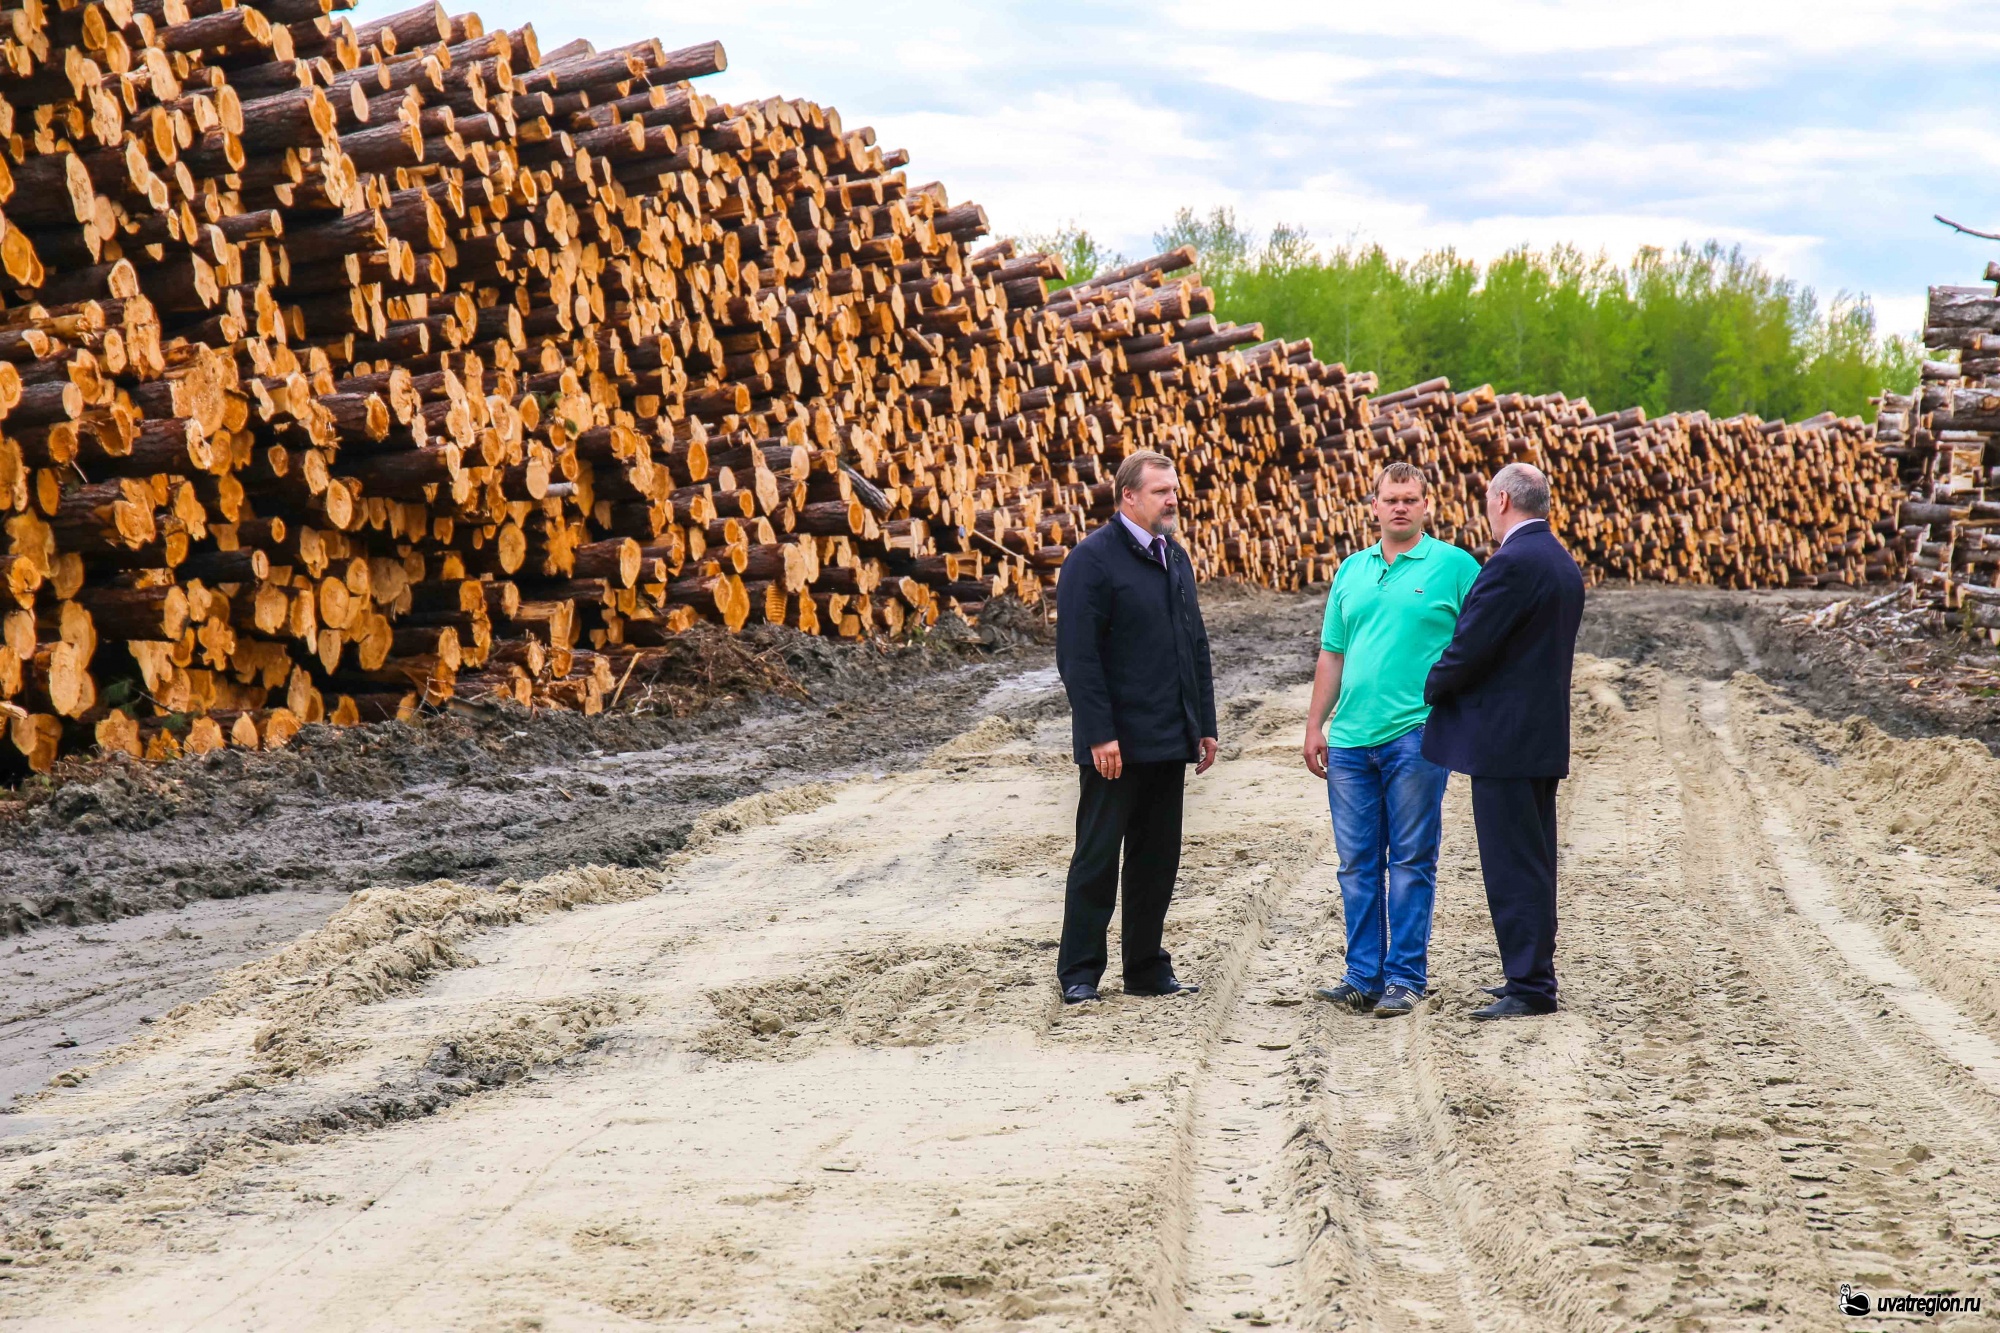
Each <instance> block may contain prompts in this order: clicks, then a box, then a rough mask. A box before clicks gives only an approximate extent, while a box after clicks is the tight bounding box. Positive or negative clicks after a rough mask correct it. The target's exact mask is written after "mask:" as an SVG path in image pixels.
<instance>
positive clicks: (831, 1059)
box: [0, 662, 2000, 1330]
mask: <svg viewBox="0 0 2000 1333" xmlns="http://www.w3.org/2000/svg"><path fill="white" fill-rule="evenodd" d="M1302 708H1303V696H1302V694H1299V693H1296V692H1290V691H1279V692H1275V693H1245V694H1244V695H1242V696H1241V697H1239V698H1235V699H1232V700H1229V701H1228V702H1227V703H1226V705H1225V716H1226V719H1227V720H1226V722H1225V730H1226V731H1227V733H1228V739H1229V744H1228V745H1227V746H1226V748H1225V755H1224V760H1223V762H1222V763H1221V764H1220V765H1219V766H1218V768H1217V769H1216V770H1215V771H1213V772H1212V773H1211V774H1209V775H1207V776H1206V777H1204V778H1203V779H1201V780H1199V781H1198V782H1197V783H1196V784H1195V785H1194V788H1193V795H1192V798H1191V802H1190V820H1189V839H1188V853H1187V859H1186V862H1185V869H1184V878H1183V889H1182V894H1181V897H1180V898H1179V900H1178V901H1177V905H1176V908H1175V912H1174V915H1173V917H1172V919H1171V920H1170V922H1169V932H1170V934H1169V943H1170V946H1171V947H1173V948H1174V949H1175V951H1176V955H1177V961H1178V965H1179V968H1180V970H1181V971H1182V973H1183V975H1188V976H1193V977H1197V978H1199V979H1201V980H1203V981H1204V982H1206V983H1207V988H1206V989H1205V990H1204V991H1203V993H1202V994H1201V995H1200V996H1199V997H1195V998H1192V999H1175V1000H1166V1001H1159V1000H1142V999H1136V998H1127V997H1124V996H1119V995H1115V994H1114V995H1112V996H1111V998H1109V999H1107V1001H1106V1002H1105V1003H1103V1004H1101V1005H1097V1006H1091V1007H1087V1008H1085V1009H1081V1010H1064V1009H1063V1008H1062V1007H1061V1006H1060V1005H1059V1004H1057V1003H1055V1002H1054V996H1053V992H1052V988H1051V986H1050V984H1049V982H1050V975H1049V974H1050V971H1051V968H1052V961H1053V937H1054V934H1055V922H1056V910H1057V903H1058V901H1059V898H1060V889H1061V876H1062V870H1063V865H1064V861H1065V858H1066V855H1067V850H1068V847H1067V839H1066V836H1065V827H1066V823H1067V820H1068V816H1069V811H1070V809H1071V806H1072V802H1073V799H1074V796H1073V785H1074V774H1073V770H1072V769H1070V767H1069V766H1068V765H1067V764H1066V763H1063V762H1061V761H1060V760H1052V759H1051V758H1049V756H1050V755H1052V754H1054V755H1060V754H1061V753H1062V748H1063V747H1062V744H1061V737H1062V735H1063V733H1064V731H1065V730H1066V726H1065V723H1064V720H1063V718H1062V716H1061V713H1060V706H1059V703H1055V702H1054V701H1052V700H1051V699H1049V698H1047V697H1041V698H1037V697H1036V696H1034V695H1033V693H1032V692H1031V691H1020V692H1017V693H1016V695H1015V696H1013V697H1012V698H1011V699H1009V700H1008V702H1007V705H1006V706H1005V707H1004V708H1003V709H1001V710H1000V712H1001V714H1002V715H1001V716H996V717H992V718H989V719H988V720H987V721H986V722H984V723H982V724H980V725H979V726H978V727H977V728H975V729H974V730H973V731H972V732H970V733H968V734H966V735H964V736H962V737H960V738H959V739H958V740H956V741H953V742H951V743H949V744H947V745H945V746H944V747H942V748H941V749H940V750H939V751H938V752H936V753H935V754H934V755H933V756H932V758H931V759H930V760H929V761H928V762H927V763H926V764H925V765H923V766H922V767H921V768H918V769H916V770H913V771H911V772H907V773H901V774H896V775H893V776H889V777H886V778H883V779H881V780H877V781H869V780H862V781H856V782H850V783H847V784H844V785H840V786H836V787H831V788H826V789H809V790H804V791H801V792H798V793H794V794H793V795H792V796H790V797H788V798H780V799H769V798H760V799H758V800H756V801H753V802H751V803H749V804H747V805H745V806H743V807H741V808H738V809H736V810H735V811H734V812H733V813H732V814H731V816H730V817H729V818H726V819H723V820H720V821H717V822H716V823H714V824H713V825H711V826H710V828H709V830H708V832H709V833H711V834H712V835H713V836H712V837H709V838H708V840H706V841H704V842H700V843H699V845H698V846H697V847H696V848H695V849H693V850H691V851H690V852H688V853H686V854H683V855H681V856H678V857H676V858H674V859H672V860H671V861H669V862H668V863H667V864H666V865H665V866H664V867H663V868H661V869H660V870H658V871H636V870H621V871H606V872H592V873H586V872H573V873H570V874H567V875H558V876H555V877H553V878H552V879H551V880H549V881H543V882H540V883H538V884H537V885H535V886H531V887H530V888H529V889H527V890H525V891H518V892H502V893H500V894H492V893H487V892H483V891H481V892H470V891H466V892H460V891H456V890H454V889H452V888H451V887H450V886H448V885H442V884H438V885H432V886H428V887H425V888H420V889H416V890H410V891H381V890H376V891H372V892H371V893H370V894H368V895H365V896H364V898H363V900H361V901H358V902H357V903H356V904H355V905H353V906H351V907H350V908H348V909H347V910H346V911H345V912H343V913H342V914H341V916H338V917H336V918H335V919H334V921H332V922H330V923H329V924H328V926H327V927H326V928H325V929H324V930H322V931H321V932H320V933H319V934H318V935H317V936H315V937H312V938H311V939H308V940H306V941H303V942H301V943H299V944H296V945H294V946H292V948H291V949H290V950H289V951H287V952H285V953H281V954H279V955H277V956H275V957H274V958H273V959H272V960H270V961H268V962H266V963H265V964H262V965H256V966H253V967H252V968H250V969H246V970H245V971H243V972H239V973H238V974H235V976H234V977H232V978H229V979H226V980H225V982H224V984H223V985H222V987H221V989H220V990H219V992H218V997H217V998H216V999H213V1000H211V1001H207V1002H204V1003H202V1004H199V1005H196V1006H194V1007H193V1008H192V1009H191V1010H189V1011H186V1012H182V1013H180V1014H179V1015H178V1016H175V1017H170V1018H169V1019H167V1020H165V1021H163V1022H162V1023H160V1024H158V1025H156V1027H155V1029H154V1030H152V1031H151V1032H150V1033H149V1035H148V1036H146V1037H145V1038H143V1039H142V1040H141V1041H139V1042H137V1043H135V1044H133V1045H132V1046H130V1047H128V1048H126V1049H125V1050H124V1051H123V1052H122V1053H120V1054H118V1055H117V1056H115V1057H114V1058H112V1059H111V1060H109V1061H107V1062H106V1063H104V1064H103V1065H101V1066H99V1067H98V1068H96V1069H95V1070H94V1071H93V1072H92V1073H91V1074H90V1076H89V1077H88V1078H86V1079H84V1080H82V1081H81V1082H80V1083H79V1084H78V1085H77V1086H74V1087H65V1088H58V1089H52V1090H51V1091H50V1092H48V1093H47V1094H45V1095H44V1096H42V1097H41V1098H39V1099H38V1100H36V1101H34V1102H33V1103H32V1104H29V1105H27V1106H25V1107H24V1108H23V1109H22V1110H21V1111H20V1112H19V1113H17V1114H15V1115H13V1116H9V1117H5V1118H4V1121H5V1122H6V1123H5V1124H4V1133H5V1135H6V1137H5V1138H4V1139H0V1201H4V1202H0V1209H4V1213H0V1217H3V1218H4V1222H5V1227H6V1230H5V1233H4V1238H3V1239H0V1249H4V1252H5V1256H6V1257H7V1258H8V1259H10V1260H11V1262H9V1263H6V1264H4V1265H0V1274H4V1275H5V1281H4V1282H0V1325H4V1326H7V1327H22V1328H36V1329H62V1328H101V1327H110V1326H144V1327H151V1328H163V1329H165V1328H244V1329H252V1328H274V1327H285V1328H301V1329H305V1328H326V1329H336V1328H337V1329H374V1328H382V1329H388V1328H407V1327H439V1328H517V1329H528V1328H547V1329H561V1328H576V1329H596V1328H625V1327H632V1328H639V1327H647V1328H657V1327H666V1328H687V1329H697V1328H698V1329H711V1328H733V1327H751V1328H804V1329H835V1328H870V1329H873V1328H890V1327H921V1326H939V1327H943V1326H946V1325H952V1326H958V1327H964V1328H980V1329H1000V1328H1025V1329H1072V1328H1103V1329H1119V1330H1123V1329H1132V1328H1144V1327H1152V1328H1161V1329H1180V1328H1193V1329H1211V1328H1215V1329H1235V1328H1245V1327H1266V1326H1269V1327H1284V1328H1312V1329H1320V1328H1326V1329H1332V1328H1367V1329H1376V1328H1380V1329H1426V1330H1429V1329H1442V1330H1467V1329H1470V1330H1485V1329H1502V1330H1505V1329H1522V1330H1539V1329H1549V1328H1575V1329H1627V1328H1629V1329H1653V1328H1676V1329H1698V1328H1717V1329H1724V1328H1727V1329H1747V1328H1759V1327H1767V1328H1773V1329H1780V1328H1782V1329H1794V1328H1828V1329H1833V1328H1869V1327H1877V1326H1887V1325H1877V1324H1875V1323H1872V1322H1871V1321H1868V1320H1851V1319H1845V1318H1842V1317H1840V1316H1839V1315H1837V1314H1836V1312H1835V1307H1834V1291H1835V1288H1836V1286H1837V1284H1838V1283H1840V1282H1858V1283H1861V1284H1863V1285H1865V1286H1868V1287H1870V1288H1871V1289H1875V1290H1884V1289H1908V1290H1916V1291H1926V1290H1935V1289H1940V1288H1949V1289H1953V1290H1956V1291H1959V1292H1962V1293H1966V1294H1973V1295H1980V1296H1984V1297H1986V1298H1987V1304H1988V1310H1987V1312H1985V1313H1982V1314H1980V1315H1977V1316H1968V1315H1959V1316H1954V1317H1949V1318H1945V1319H1941V1320H1938V1321H1936V1322H1937V1323H1938V1324H1939V1325H1940V1326H1943V1327H1964V1328H1985V1327H1992V1326H1993V1325H1994V1324H1995V1323H1996V1322H2000V1320H1996V1318H1995V1316H1994V1314H1993V1313H1992V1308H1993V1306H1994V1299H1995V1298H1996V1297H2000V1290H1996V1279H2000V1078H1996V1069H2000V1064H1996V1063H1995V1062H1994V1061H1993V1059H1992V1053H1993V1052H1994V1050H1995V1045H1994V1043H1995V1041H1996V1039H2000V988H1996V982H1995V980H1994V979H1995V977H1996V976H2000V966H1996V965H2000V892H1996V890H1995V887H1994V886H1995V885H1996V884H2000V855H1996V849H2000V827H1996V825H2000V802H1996V801H1995V799H1994V797H1995V796H1996V795H2000V765H1996V763H1995V761H1994V760H1992V759H1991V758H1990V757H1989V756H1987V754H1986V753H1985V751H1984V750H1983V749H1982V748H1980V747H1977V746H1973V745H1970V744H1956V743H1952V742H1906V741H1896V740H1891V739H1889V738H1887V737H1884V736H1882V735H1881V734H1880V733H1878V732H1875V731H1874V730H1873V728H1870V727H1868V726H1866V725H1865V724H1859V723H1857V724H1851V725H1844V726H1843V725H1840V724H1833V723H1828V722H1824V721H1821V720H1819V719H1816V718H1813V717H1812V716H1810V715H1809V714H1806V713H1803V712H1801V711H1799V710H1797V709H1795V708H1793V707H1791V706H1790V705H1789V704H1787V703H1785V702H1784V701H1782V700H1780V699H1779V698H1777V697H1776V696H1775V695H1773V694H1772V692H1771V691H1769V690H1768V689H1767V688H1765V687H1764V686H1763V685H1762V684H1761V682H1759V681H1757V680H1755V679H1754V678H1751V677H1747V676H1739V677H1737V678H1735V679H1734V680H1732V681H1727V682H1717V681H1708V680H1696V679H1691V678H1687V677H1682V676H1678V675H1672V674H1662V673H1661V672H1660V671H1658V670H1655V669H1650V668H1648V669H1638V668H1631V667H1627V666H1625V665H1622V664H1619V663H1615V662H1603V663H1598V662H1586V663H1585V664H1584V665H1583V667H1582V669H1581V671H1580V674H1579V680H1578V689H1577V694H1576V727H1577V738H1578V767H1577V777H1576V779H1575V781H1573V782H1571V783H1569V784H1567V785H1566V787H1565V791H1564V798H1563V799H1564V836H1565V858H1566V859H1565V883H1566V897H1565V907H1564V912H1565V914H1564V918H1563V936H1562V944H1561V950H1562V952H1561V962H1562V966H1563V969H1564V970H1563V978H1564V988H1565V989H1564V998H1565V1002H1566V1007H1565V1009H1564V1010H1563V1012H1561V1013H1560V1014H1558V1015H1557V1016H1555V1017H1553V1018H1551V1019H1549V1020H1546V1021H1540V1022H1532V1023H1528V1022H1523V1023H1513V1024H1502V1025H1494V1026H1482V1025H1479V1024H1475V1023H1473V1022H1472V1021H1471V1020H1470V1019H1469V1018H1468V1017H1467V1014H1468V1012H1469V1010H1470V1008H1471V1007H1472V1005H1473V1004H1474V1003H1476V1002H1477V1001H1478V1000H1479V998H1480V997H1478V996H1477V995H1476V994H1475V993H1474V992H1473V988H1474V987H1476V986H1478V985H1480V984H1484V983H1487V982H1490V981H1492V980H1494V979H1495V976H1494V972H1493V968H1494V962H1493V950H1492V941H1491V935H1490V928H1489V927H1488V926H1487V924H1486V921H1485V917H1484V907H1483V899H1482V897H1481V894H1480V890H1479V888H1478V872H1477V861H1476V856H1475V854H1474V851H1473V843H1472V838H1471V828H1470V822H1469V814H1468V810H1467V806H1466V800H1465V791H1464V787H1463V785H1462V781H1458V782H1455V783H1454V785H1453V787H1452V789H1451V792H1450V794H1449V796H1448V806H1447V841H1446V847H1445V854H1444V864H1443V867H1442V880H1441V893H1440V900H1439V915H1438V923H1437V934H1436V942H1435V945H1434V950H1433V973H1434V978H1433V979H1434V984H1435V985H1436V987H1437V991H1436V994H1435V995H1434V996H1433V997H1432V999H1431V1000H1430V1001H1429V1002H1427V1003H1426V1005H1425V1006H1424V1007H1423V1008H1422V1009H1420V1011H1419V1012H1418V1013H1417V1014H1415V1015H1414V1016H1412V1017H1411V1018H1409V1019H1405V1020H1396V1021H1389V1022H1378V1021H1375V1020H1372V1019H1360V1018H1355V1017H1352V1016H1349V1015H1345V1014H1339V1013H1335V1012H1333V1011H1331V1010H1329V1009H1328V1008H1327V1007H1325V1006H1324V1005H1321V1004H1319V1003H1317V1002H1315V1001H1312V1000H1310V999H1309V998H1307V997H1308V996H1309V992H1310V987H1311V986H1312V985H1313V984H1316V983H1318V982H1321V981H1323V980H1325V979H1327V978H1329V977H1332V976H1334V975H1337V973H1338V971H1339V954H1340V947H1341V939H1340V932H1339V928H1338V923H1337V919H1336V918H1335V915H1334V909H1335V907H1336V903H1337V891H1336V887H1335V884H1334V880H1333V865H1332V860H1331V856H1332V853H1331V849H1330V846H1329V839H1328V838H1327V836H1326V833H1325V823H1326V820H1325V814H1324V808H1323V803H1322V797H1321V793H1320V792H1319V791H1318V790H1317V788H1316V787H1315V785H1314V784H1313V783H1312V782H1311V781H1310V780H1309V779H1308V778H1306V777H1305V775H1304V774H1303V773H1302V772H1301V771H1300V770H1299V767H1298V765H1297V762H1296V759H1295V757H1294V755H1295V751H1294V733H1295V732H1296V730H1297V726H1298V721H1297V720H1298V718H1299V716H1300V714H1301V711H1302ZM475 961H476V963H477V965H476V966H470V965H468V964H470V963H472V962H475Z"/></svg>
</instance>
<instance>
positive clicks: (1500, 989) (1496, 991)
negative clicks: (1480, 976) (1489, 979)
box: [1479, 981, 1507, 1000]
mask: <svg viewBox="0 0 2000 1333" xmlns="http://www.w3.org/2000/svg"><path fill="white" fill-rule="evenodd" d="M1479 989H1480V990H1481V991H1482V992H1484V993H1485V994H1487V995H1491V996H1492V997H1493V998H1494V999H1496V1000H1497V999H1499V998H1500V997H1501V996H1503V995H1505V994H1506V993H1507V983H1506V982H1504V981H1503V982H1501V983H1500V984H1499V985H1497V986H1481V987H1480V988H1479Z"/></svg>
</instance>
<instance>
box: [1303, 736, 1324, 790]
mask: <svg viewBox="0 0 2000 1333" xmlns="http://www.w3.org/2000/svg"><path fill="white" fill-rule="evenodd" d="M1302 748H1303V750H1304V753H1305V757H1306V771H1307V772H1308V773H1311V774H1312V775H1313V776H1314V777H1316V778H1323V777H1325V776H1326V734H1325V733H1324V732H1322V731H1321V730H1320V729H1319V728H1318V727H1307V728H1306V743H1305V745H1304V746H1303V747H1302Z"/></svg>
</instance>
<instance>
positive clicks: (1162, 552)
mask: <svg viewBox="0 0 2000 1333" xmlns="http://www.w3.org/2000/svg"><path fill="white" fill-rule="evenodd" d="M1153 559H1155V560H1157V561H1159V562H1160V568H1161V569H1165V568H1166V567H1167V539H1166V538H1165V537H1155V538H1153Z"/></svg>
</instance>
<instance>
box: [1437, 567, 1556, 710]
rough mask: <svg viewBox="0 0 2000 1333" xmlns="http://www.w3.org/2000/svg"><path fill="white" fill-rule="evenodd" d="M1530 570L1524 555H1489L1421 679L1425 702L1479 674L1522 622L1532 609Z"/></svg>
mask: <svg viewBox="0 0 2000 1333" xmlns="http://www.w3.org/2000/svg"><path fill="white" fill-rule="evenodd" d="M1533 585H1534V575H1533V571H1532V570H1531V568H1530V567H1529V565H1528V562H1527V561H1525V560H1500V559H1494V560H1489V561H1487V563H1486V568H1485V569H1482V570H1481V571H1480V572H1479V577H1478V578H1477V579H1475V580H1474V581H1473V584H1472V591H1471V592H1469V593H1467V594H1466V595H1465V605H1464V606H1463V607H1461V608H1460V609H1459V613H1458V626H1457V628H1456V629H1454V630H1453V631H1452V636H1451V643H1450V644H1449V645H1447V646H1446V648H1445V650H1444V656H1442V657H1440V658H1438V660H1437V665H1436V666H1434V667H1432V668H1431V673H1430V675H1429V676H1428V677H1427V678H1425V680H1424V702H1425V703H1427V704H1431V705H1433V706H1435V705H1436V704H1437V703H1438V702H1440V701H1441V700H1444V699H1448V698H1450V697H1451V696H1452V695H1454V694H1460V693H1463V692H1464V691H1465V690H1466V689H1468V688H1470V687H1471V686H1472V685H1474V684H1476V683H1477V682H1478V681H1479V679H1480V678H1481V677H1482V676H1484V675H1485V674H1486V672H1487V669H1488V668H1489V667H1491V666H1492V665H1493V661H1494V659H1495V658H1497V657H1498V656H1499V655H1500V650H1501V649H1502V648H1503V647H1505V646H1506V643H1507V640H1508V639H1509V638H1510V637H1511V636H1512V635H1513V633H1514V631H1515V630H1516V629H1518V628H1520V626H1521V624H1522V623H1523V622H1524V621H1526V620H1527V619H1528V617H1529V616H1530V615H1532V614H1534V610H1535V598H1534V586H1533Z"/></svg>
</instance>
